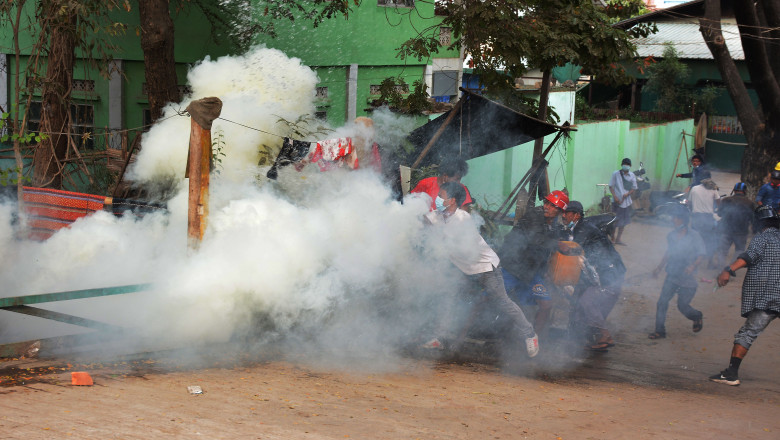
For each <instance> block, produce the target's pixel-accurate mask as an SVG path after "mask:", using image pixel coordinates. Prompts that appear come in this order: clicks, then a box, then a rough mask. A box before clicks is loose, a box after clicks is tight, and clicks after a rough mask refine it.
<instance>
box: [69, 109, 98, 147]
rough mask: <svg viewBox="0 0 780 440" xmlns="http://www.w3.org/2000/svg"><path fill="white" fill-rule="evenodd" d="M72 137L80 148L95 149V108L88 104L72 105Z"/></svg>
mask: <svg viewBox="0 0 780 440" xmlns="http://www.w3.org/2000/svg"><path fill="white" fill-rule="evenodd" d="M70 123H71V129H70V131H71V133H72V135H71V137H72V138H73V141H74V142H75V143H76V145H78V146H83V147H85V148H87V149H89V150H92V149H94V148H95V135H94V131H95V130H94V126H95V107H94V106H91V105H87V104H71V105H70Z"/></svg>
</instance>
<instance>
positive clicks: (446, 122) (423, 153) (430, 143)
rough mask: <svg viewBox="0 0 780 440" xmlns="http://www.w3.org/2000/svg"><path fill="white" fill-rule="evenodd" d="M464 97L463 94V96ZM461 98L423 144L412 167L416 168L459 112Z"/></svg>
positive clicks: (461, 102) (461, 103)
mask: <svg viewBox="0 0 780 440" xmlns="http://www.w3.org/2000/svg"><path fill="white" fill-rule="evenodd" d="M463 98H465V96H464V97H463ZM463 98H462V99H460V100H458V103H457V104H455V107H453V108H452V110H450V114H449V115H447V119H445V120H444V123H443V124H441V127H439V129H438V130H436V133H435V134H434V135H433V137H432V138H431V140H430V141H428V144H427V145H425V148H423V150H422V151H421V152H420V155H419V156H417V160H415V161H414V163H413V164H412V169H415V168H417V165H419V164H420V162H422V160H423V159H424V158H425V156H426V155H427V154H428V151H430V149H431V147H433V144H435V143H436V141H438V140H439V138H440V137H441V135H442V133H444V129H445V128H447V126H448V125H450V122H452V119H453V118H454V117H455V114H457V113H460V109H461V107H462V106H463Z"/></svg>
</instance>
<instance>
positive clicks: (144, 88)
mask: <svg viewBox="0 0 780 440" xmlns="http://www.w3.org/2000/svg"><path fill="white" fill-rule="evenodd" d="M176 87H178V88H179V96H181V97H185V96H187V95H190V94H192V87H190V86H189V85H186V84H179V85H178V86H176ZM141 94H142V95H144V96H149V85H148V84H146V83H143V84H141Z"/></svg>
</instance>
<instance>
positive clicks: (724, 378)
mask: <svg viewBox="0 0 780 440" xmlns="http://www.w3.org/2000/svg"><path fill="white" fill-rule="evenodd" d="M710 380H711V381H713V382H717V383H723V384H726V385H731V386H733V387H735V386H737V385H739V377H737V375H736V374H733V373H732V372H730V371H729V370H728V369H725V370H723V371H721V372H720V373H718V374H715V375H712V376H710Z"/></svg>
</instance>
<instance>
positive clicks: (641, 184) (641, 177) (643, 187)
mask: <svg viewBox="0 0 780 440" xmlns="http://www.w3.org/2000/svg"><path fill="white" fill-rule="evenodd" d="M634 176H636V186H637V188H636V192H635V193H634V194H635V196H633V198H634V199H636V200H639V198H640V197H642V191H647V190H649V189H650V188H651V187H652V185H651V184H650V178H649V177H647V170H645V164H644V163H643V162H639V169H638V170H636V171H634Z"/></svg>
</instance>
